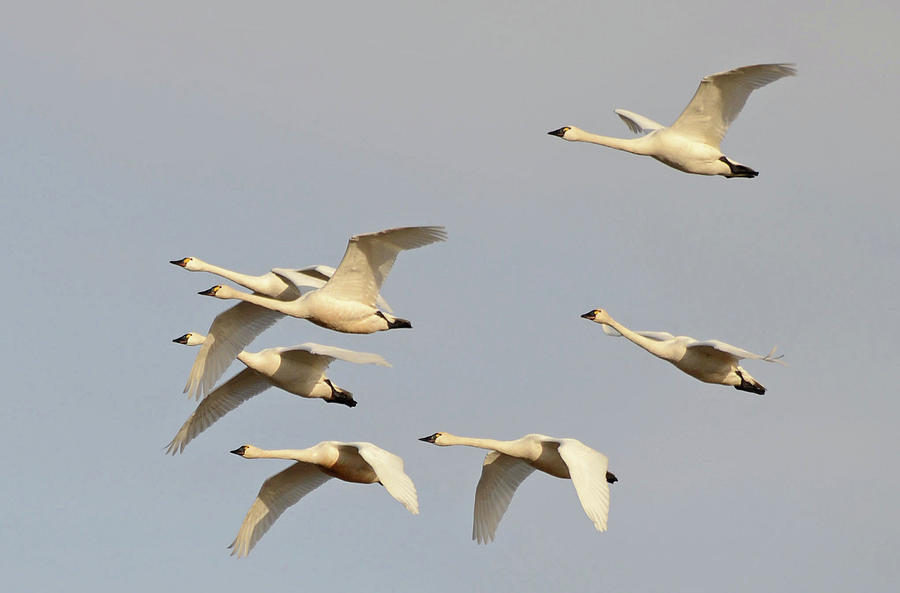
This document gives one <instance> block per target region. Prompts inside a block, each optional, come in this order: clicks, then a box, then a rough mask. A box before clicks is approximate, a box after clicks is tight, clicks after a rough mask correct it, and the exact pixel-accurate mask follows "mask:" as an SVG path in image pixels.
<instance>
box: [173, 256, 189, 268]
mask: <svg viewBox="0 0 900 593" xmlns="http://www.w3.org/2000/svg"><path fill="white" fill-rule="evenodd" d="M189 259H191V258H189V257H186V258H184V259H174V260H172V261H170V262H169V263H170V264H175V265H176V266H181V267H182V268H183V267H185V266H186V265H187V263H188V260H189Z"/></svg>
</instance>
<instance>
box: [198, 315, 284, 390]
mask: <svg viewBox="0 0 900 593" xmlns="http://www.w3.org/2000/svg"><path fill="white" fill-rule="evenodd" d="M282 317H284V314H283V313H279V312H278V311H273V310H271V309H266V308H265V307H260V306H258V305H254V304H251V303H238V304H237V305H235V306H233V307H231V308H230V309H226V310H225V311H223V312H222V313H219V315H217V316H216V318H215V319H214V320H213V322H212V325H210V326H209V331H208V332H207V336H206V341H205V342H204V343H203V345H202V346H200V351H199V352H198V353H197V357H196V358H195V359H194V365H193V366H192V367H191V372H190V375H189V376H188V380H187V384H186V385H185V386H184V391H185V393H187V394H188V396H191V397H196V398H197V399H199V398H200V397H201V396H203V394H206V393H209V392H210V391H212V389H213V387H214V386H215V384H216V381H217V380H218V379H219V377H221V376H222V373H224V372H225V369H227V368H228V365H230V364H231V362H232V361H233V360H234V359H235V358H237V355H238V354H240V352H241V350H243V349H244V348H246V347H247V345H248V344H250V342H252V341H253V340H254V339H255V338H256V336H258V335H259V334H261V333H262V332H263V331H265V330H266V329H268V328H270V327H272V325H273V324H274V323H275V322H276V321H278V320H279V319H281V318H282Z"/></svg>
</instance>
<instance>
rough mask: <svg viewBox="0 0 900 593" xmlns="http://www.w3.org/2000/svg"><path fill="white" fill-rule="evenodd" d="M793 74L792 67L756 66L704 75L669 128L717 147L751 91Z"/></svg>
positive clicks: (795, 71)
mask: <svg viewBox="0 0 900 593" xmlns="http://www.w3.org/2000/svg"><path fill="white" fill-rule="evenodd" d="M796 73H797V68H796V67H795V66H794V65H793V64H757V65H755V66H743V67H741V68H735V69H734V70H728V71H727V72H719V73H717V74H710V75H709V76H705V77H704V78H703V80H701V81H700V86H699V87H698V88H697V92H695V93H694V97H693V98H692V99H691V102H690V103H688V105H687V107H685V108H684V111H682V112H681V115H679V116H678V119H677V120H675V123H674V124H672V126H671V129H672V130H673V131H676V132H678V133H679V134H681V135H683V136H687V137H689V138H693V139H694V140H697V141H699V142H703V143H705V144H709V145H710V146H714V147H716V148H718V147H719V144H720V143H721V142H722V138H723V137H724V136H725V132H727V131H728V126H729V125H731V122H733V121H734V119H735V118H736V117H737V116H738V114H739V113H740V112H741V109H742V108H743V107H744V103H746V102H747V97H749V96H750V93H751V92H753V91H754V90H756V89H758V88H760V87H763V86H765V85H767V84H769V83H770V82H775V81H776V80H778V79H779V78H783V77H785V76H793V75H795V74H796Z"/></svg>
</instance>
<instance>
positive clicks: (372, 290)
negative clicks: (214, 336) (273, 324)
mask: <svg viewBox="0 0 900 593" xmlns="http://www.w3.org/2000/svg"><path fill="white" fill-rule="evenodd" d="M446 238H447V233H446V232H445V231H444V228H443V227H438V226H423V227H404V228H396V229H388V230H385V231H380V232H377V233H369V234H365V235H355V236H353V237H350V241H349V243H348V244H347V251H346V252H345V253H344V257H343V259H342V260H341V263H340V265H338V267H337V270H335V272H334V275H333V276H332V277H331V278H330V279H329V280H328V282H326V283H325V286H323V287H322V288H319V289H317V290H312V291H310V292H307V293H306V294H303V295H301V296H299V297H298V298H296V299H294V300H291V301H281V300H278V299H274V298H271V297H266V296H263V295H258V294H249V293H246V292H242V291H240V290H236V289H233V288H231V287H229V286H222V285H217V286H213V287H212V288H210V289H209V290H205V291H203V292H201V293H200V294H203V295H208V296H214V297H216V298H220V299H240V300H242V301H244V302H245V303H250V304H253V305H258V306H261V307H265V308H266V309H270V310H273V311H276V312H278V313H281V314H284V315H290V316H292V317H299V318H302V319H308V320H310V321H312V322H313V323H315V324H316V325H320V326H322V327H325V328H328V329H331V330H334V331H339V332H344V333H351V334H370V333H374V332H377V331H384V330H388V329H394V328H408V327H412V324H410V322H409V321H407V320H405V319H400V318H398V317H394V316H393V315H391V314H390V313H385V312H384V311H381V310H380V309H378V308H377V307H376V302H375V301H376V297H377V295H378V292H379V291H380V290H381V285H382V283H383V282H384V279H385V278H386V277H387V275H388V273H389V272H390V270H391V267H392V266H393V265H394V261H395V260H396V258H397V255H398V254H399V253H400V252H401V251H404V250H407V249H415V248H418V247H424V246H425V245H430V244H431V243H434V242H437V241H443V240H445V239H446ZM245 345H246V344H245ZM242 347H243V346H242Z"/></svg>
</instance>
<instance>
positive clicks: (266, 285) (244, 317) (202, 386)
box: [169, 257, 391, 399]
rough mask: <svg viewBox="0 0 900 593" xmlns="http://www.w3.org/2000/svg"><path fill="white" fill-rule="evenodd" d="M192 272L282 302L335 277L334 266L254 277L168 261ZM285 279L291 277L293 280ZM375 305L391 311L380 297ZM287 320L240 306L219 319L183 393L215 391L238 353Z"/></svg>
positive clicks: (190, 260)
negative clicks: (215, 277) (229, 282)
mask: <svg viewBox="0 0 900 593" xmlns="http://www.w3.org/2000/svg"><path fill="white" fill-rule="evenodd" d="M169 263H171V264H175V265H176V266H179V267H181V268H184V269H185V270H188V271H189V272H209V273H211V274H216V275H218V276H222V277H223V278H226V279H228V280H231V281H232V282H235V283H237V284H239V285H241V286H243V287H245V288H249V289H250V290H252V291H253V292H255V293H257V294H261V295H265V296H269V297H272V298H275V299H278V300H280V301H292V300H294V299H296V298H297V297H299V296H300V290H299V289H300V288H322V287H323V286H325V283H326V282H328V279H329V278H331V276H332V274H334V268H332V267H331V266H324V265H319V266H310V267H307V268H302V269H299V270H294V269H287V268H273V269H272V271H271V272H268V273H266V274H263V275H261V276H251V275H248V274H242V273H240V272H235V271H233V270H229V269H227V268H223V267H220V266H216V265H213V264H210V263H207V262H205V261H203V260H202V259H200V258H197V257H185V258H182V259H178V260H173V261H171V262H169ZM286 276H290V280H288V279H287V277H286ZM375 302H376V304H377V305H378V306H379V307H381V308H382V309H384V310H386V311H387V312H389V313H390V312H391V308H390V307H389V306H388V304H387V303H386V302H385V301H384V299H382V298H381V295H378V297H377V298H376V301H375ZM282 317H284V315H283V314H282V313H279V312H278V311H273V310H271V309H266V308H265V307H260V306H258V305H253V304H250V303H238V304H237V305H234V306H233V307H231V308H229V309H226V310H225V311H223V312H222V313H220V314H219V315H217V316H216V318H215V319H214V320H213V322H212V325H211V326H210V327H209V330H208V331H207V332H206V340H205V341H204V342H203V346H202V347H201V348H200V352H198V353H197V357H196V358H195V359H194V364H193V366H192V367H191V372H190V374H189V375H188V380H187V383H186V384H185V386H184V392H185V393H187V394H188V396H189V397H196V398H197V399H199V398H201V397H202V396H203V395H205V394H207V393H209V392H210V391H212V389H213V387H214V386H215V384H216V381H218V380H219V377H221V376H222V373H224V372H225V369H227V368H228V366H229V365H230V364H231V361H232V360H234V359H235V357H236V356H237V355H238V353H239V352H240V351H241V350H242V349H243V348H244V346H246V345H247V344H249V343H250V342H252V341H253V339H254V338H255V337H256V336H258V335H259V334H261V333H262V332H263V331H265V330H266V329H268V328H269V327H271V326H272V325H273V324H274V323H275V322H276V321H278V320H279V319H281V318H282Z"/></svg>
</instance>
